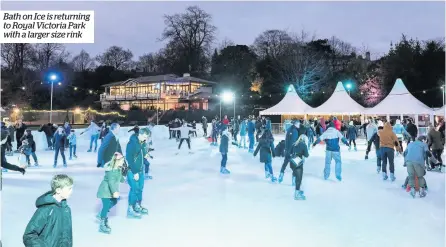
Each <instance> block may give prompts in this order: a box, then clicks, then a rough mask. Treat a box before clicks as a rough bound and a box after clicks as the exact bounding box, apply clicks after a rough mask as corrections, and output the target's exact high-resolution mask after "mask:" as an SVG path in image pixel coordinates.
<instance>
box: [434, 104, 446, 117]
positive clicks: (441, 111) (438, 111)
mask: <svg viewBox="0 0 446 247" xmlns="http://www.w3.org/2000/svg"><path fill="white" fill-rule="evenodd" d="M445 110H446V108H445V107H444V106H443V107H441V108H439V109H437V110H435V112H434V114H435V115H436V116H444V115H445V114H444V111H445Z"/></svg>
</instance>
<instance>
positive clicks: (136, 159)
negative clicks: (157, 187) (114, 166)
mask: <svg viewBox="0 0 446 247" xmlns="http://www.w3.org/2000/svg"><path fill="white" fill-rule="evenodd" d="M148 136H149V129H147V128H142V129H140V130H139V133H134V134H133V135H131V136H130V139H129V142H128V143H127V148H126V153H125V158H126V160H127V162H128V165H129V171H128V173H127V181H128V184H129V186H130V191H129V198H128V202H129V206H128V209H127V217H128V218H137V219H140V218H141V217H142V215H147V214H148V213H149V211H148V210H147V209H146V208H145V207H143V206H142V205H141V202H142V195H143V189H144V159H147V158H149V157H148V156H149V155H148V153H147V144H146V141H147V138H148Z"/></svg>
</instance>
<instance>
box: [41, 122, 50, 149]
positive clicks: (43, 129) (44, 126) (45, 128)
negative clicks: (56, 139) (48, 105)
mask: <svg viewBox="0 0 446 247" xmlns="http://www.w3.org/2000/svg"><path fill="white" fill-rule="evenodd" d="M38 131H39V132H43V133H45V137H46V142H47V144H48V149H47V150H52V149H53V135H54V131H53V124H52V123H48V124H42V125H41V126H40V129H39V130H38Z"/></svg>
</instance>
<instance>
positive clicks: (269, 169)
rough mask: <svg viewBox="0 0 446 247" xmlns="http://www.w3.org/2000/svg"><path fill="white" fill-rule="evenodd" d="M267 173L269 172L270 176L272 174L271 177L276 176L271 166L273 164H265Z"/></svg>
mask: <svg viewBox="0 0 446 247" xmlns="http://www.w3.org/2000/svg"><path fill="white" fill-rule="evenodd" d="M265 171H266V172H269V174H271V176H273V175H274V172H273V166H272V165H271V162H266V163H265Z"/></svg>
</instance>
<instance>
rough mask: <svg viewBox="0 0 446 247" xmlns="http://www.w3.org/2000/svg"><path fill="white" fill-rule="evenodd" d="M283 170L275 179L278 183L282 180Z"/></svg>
mask: <svg viewBox="0 0 446 247" xmlns="http://www.w3.org/2000/svg"><path fill="white" fill-rule="evenodd" d="M283 175H284V174H283V172H281V173H280V174H279V178H278V179H277V181H278V182H279V183H282V181H283Z"/></svg>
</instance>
